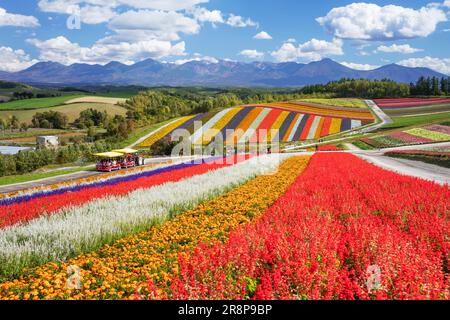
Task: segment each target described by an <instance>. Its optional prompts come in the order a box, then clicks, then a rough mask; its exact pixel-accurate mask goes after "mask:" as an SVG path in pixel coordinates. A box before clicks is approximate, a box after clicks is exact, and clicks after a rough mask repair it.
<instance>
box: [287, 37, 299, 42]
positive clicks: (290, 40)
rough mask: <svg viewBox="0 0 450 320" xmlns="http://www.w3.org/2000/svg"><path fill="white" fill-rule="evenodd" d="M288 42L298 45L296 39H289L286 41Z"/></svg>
mask: <svg viewBox="0 0 450 320" xmlns="http://www.w3.org/2000/svg"><path fill="white" fill-rule="evenodd" d="M286 42H290V43H296V42H297V40H296V39H294V38H289V39H287V40H286Z"/></svg>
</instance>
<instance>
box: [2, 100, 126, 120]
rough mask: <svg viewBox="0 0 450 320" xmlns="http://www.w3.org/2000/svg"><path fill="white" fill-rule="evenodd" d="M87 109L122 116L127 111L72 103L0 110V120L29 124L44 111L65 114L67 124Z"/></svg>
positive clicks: (111, 107) (102, 104)
mask: <svg viewBox="0 0 450 320" xmlns="http://www.w3.org/2000/svg"><path fill="white" fill-rule="evenodd" d="M89 108H92V109H96V110H98V111H101V112H103V111H106V112H107V113H108V114H109V115H111V116H114V115H123V116H125V115H126V113H127V110H126V109H125V108H123V107H119V106H116V105H112V104H105V103H73V104H68V105H59V106H56V107H49V108H42V109H39V110H11V111H2V110H0V118H3V119H7V118H9V117H11V116H12V115H15V116H16V117H17V118H18V119H19V121H20V122H26V123H28V124H30V123H31V120H32V119H33V116H34V115H35V114H36V113H37V112H45V111H58V112H62V113H64V114H66V115H67V116H68V118H69V122H73V121H75V119H77V118H78V117H79V116H80V112H81V111H84V110H87V109H89Z"/></svg>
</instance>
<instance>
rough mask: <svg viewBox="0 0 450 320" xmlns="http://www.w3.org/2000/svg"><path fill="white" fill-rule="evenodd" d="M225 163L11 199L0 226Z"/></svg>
mask: <svg viewBox="0 0 450 320" xmlns="http://www.w3.org/2000/svg"><path fill="white" fill-rule="evenodd" d="M227 165H228V164H227V162H226V161H224V164H214V163H209V161H208V163H204V164H199V165H197V164H196V163H195V162H190V163H182V164H178V165H174V166H168V167H164V168H160V169H156V170H153V171H150V172H144V173H141V174H135V175H130V176H124V177H120V178H115V179H111V180H107V181H103V182H98V183H94V184H92V185H87V186H83V185H81V186H73V187H69V188H63V189H61V190H54V191H52V192H49V193H46V194H43V195H41V194H33V195H30V196H25V197H22V198H20V199H13V201H10V203H9V204H8V205H4V206H2V207H0V228H4V227H6V226H10V225H13V224H15V223H18V222H25V221H29V220H31V219H34V218H37V217H39V216H40V215H43V214H45V215H50V214H53V213H55V212H57V211H58V210H60V209H61V208H63V207H70V206H79V205H82V204H85V203H87V202H89V201H92V200H96V199H102V198H105V197H110V196H122V195H125V194H127V193H129V192H132V191H135V190H139V189H145V188H150V187H153V186H156V185H160V184H163V183H167V182H174V181H179V180H181V179H186V178H188V177H191V176H193V175H197V174H203V173H205V172H208V171H209V170H214V169H218V168H221V167H223V166H227Z"/></svg>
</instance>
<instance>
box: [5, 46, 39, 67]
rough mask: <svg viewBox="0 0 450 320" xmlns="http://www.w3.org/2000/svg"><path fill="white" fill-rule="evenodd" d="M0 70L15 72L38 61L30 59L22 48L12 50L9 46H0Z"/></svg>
mask: <svg viewBox="0 0 450 320" xmlns="http://www.w3.org/2000/svg"><path fill="white" fill-rule="evenodd" d="M0 61H1V62H2V63H0V71H8V72H16V71H20V70H23V69H26V68H28V67H31V66H32V65H33V64H35V63H37V62H38V61H37V60H35V59H31V58H30V56H29V55H27V54H26V53H25V52H24V51H23V50H22V49H19V50H14V49H12V48H9V47H0Z"/></svg>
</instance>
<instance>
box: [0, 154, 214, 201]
mask: <svg viewBox="0 0 450 320" xmlns="http://www.w3.org/2000/svg"><path fill="white" fill-rule="evenodd" d="M217 159H218V157H212V158H207V159H203V160H202V161H198V160H193V161H189V162H184V163H180V164H175V165H170V166H167V167H163V168H158V169H154V170H151V171H145V172H139V173H134V174H130V175H125V176H120V177H112V178H109V179H107V180H101V181H98V182H90V183H88V184H79V185H74V186H67V187H62V188H58V189H56V190H42V191H37V192H35V193H32V194H25V195H19V196H16V197H10V198H6V199H0V207H1V206H6V205H11V204H14V203H22V202H26V201H30V200H33V199H36V198H39V197H43V196H52V195H60V194H64V193H66V192H76V191H79V190H85V189H90V188H96V187H103V186H111V185H115V184H119V183H123V182H127V181H131V180H136V179H139V178H144V177H150V176H153V175H157V174H160V173H165V172H169V171H173V170H180V169H184V168H188V167H192V166H195V165H199V164H201V163H208V162H211V161H214V160H217Z"/></svg>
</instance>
